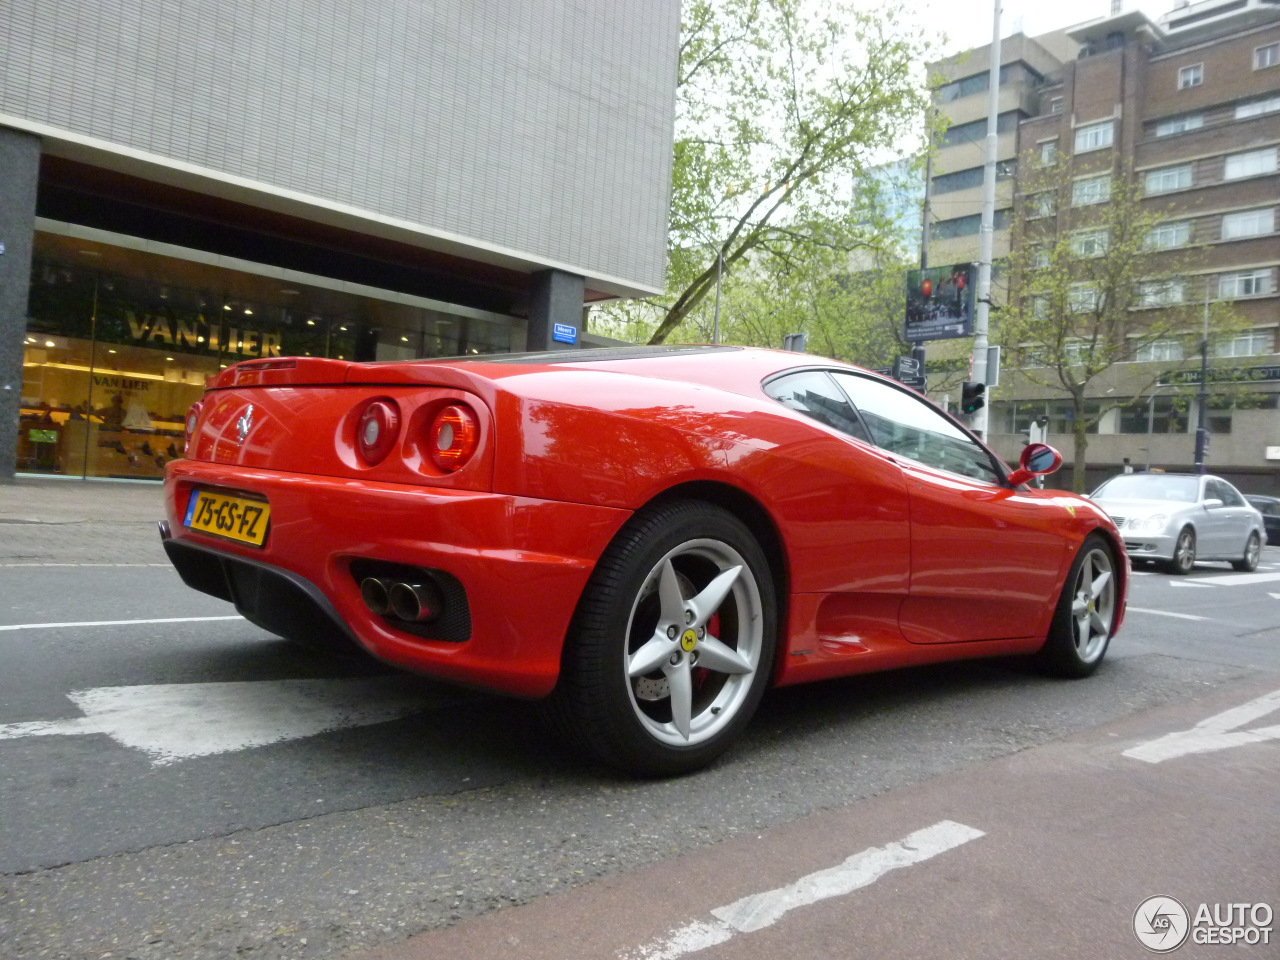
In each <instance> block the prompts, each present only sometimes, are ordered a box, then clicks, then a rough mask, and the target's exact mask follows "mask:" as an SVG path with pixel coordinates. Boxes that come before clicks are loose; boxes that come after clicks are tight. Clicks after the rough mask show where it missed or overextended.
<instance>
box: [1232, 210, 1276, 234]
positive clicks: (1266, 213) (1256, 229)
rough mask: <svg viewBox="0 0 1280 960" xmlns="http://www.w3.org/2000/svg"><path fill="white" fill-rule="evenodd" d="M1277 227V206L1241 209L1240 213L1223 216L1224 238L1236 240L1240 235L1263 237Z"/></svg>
mask: <svg viewBox="0 0 1280 960" xmlns="http://www.w3.org/2000/svg"><path fill="white" fill-rule="evenodd" d="M1275 229H1276V208H1275V207H1264V208H1263V209H1261V210H1241V211H1240V212H1239V213H1228V214H1227V215H1226V216H1224V217H1223V218H1222V239H1223V240H1236V239H1239V238H1240V237H1261V236H1265V235H1266V234H1268V233H1274V232H1275Z"/></svg>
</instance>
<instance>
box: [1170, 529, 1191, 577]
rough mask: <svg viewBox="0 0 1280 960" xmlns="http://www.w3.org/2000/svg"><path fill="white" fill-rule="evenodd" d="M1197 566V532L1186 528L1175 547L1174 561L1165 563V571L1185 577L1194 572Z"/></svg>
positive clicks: (1179, 535)
mask: <svg viewBox="0 0 1280 960" xmlns="http://www.w3.org/2000/svg"><path fill="white" fill-rule="evenodd" d="M1195 566H1196V532H1195V531H1194V530H1192V529H1191V528H1190V527H1184V528H1183V530H1182V532H1181V533H1179V534H1178V540H1177V542H1176V543H1174V545H1173V559H1172V560H1169V561H1167V562H1166V563H1165V569H1166V570H1167V571H1169V572H1170V573H1176V574H1178V575H1179V576H1185V575H1187V574H1188V573H1190V572H1191V571H1192V570H1194V569H1195Z"/></svg>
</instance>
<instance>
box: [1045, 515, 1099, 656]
mask: <svg viewBox="0 0 1280 960" xmlns="http://www.w3.org/2000/svg"><path fill="white" fill-rule="evenodd" d="M1117 596H1118V594H1117V589H1116V559H1115V553H1114V552H1113V551H1112V549H1111V546H1110V545H1109V544H1108V543H1107V541H1106V540H1105V539H1103V538H1102V537H1101V536H1099V535H1097V534H1090V535H1089V537H1087V538H1086V539H1085V541H1084V544H1083V546H1081V547H1080V552H1079V553H1078V554H1077V555H1076V559H1075V562H1074V563H1072V565H1071V570H1070V571H1069V572H1068V573H1067V579H1066V582H1065V583H1064V584H1063V586H1062V595H1061V596H1060V597H1059V598H1058V606H1057V609H1056V610H1055V611H1054V615H1053V623H1052V624H1051V626H1050V627H1049V636H1048V639H1046V640H1045V644H1044V646H1043V647H1042V648H1041V650H1040V654H1039V659H1040V663H1041V665H1042V666H1044V667H1045V669H1047V670H1048V672H1050V673H1053V674H1055V675H1057V676H1060V677H1087V676H1089V674H1091V673H1093V671H1095V670H1097V669H1098V664H1100V663H1102V658H1103V656H1104V655H1105V654H1106V652H1107V645H1108V644H1109V643H1110V641H1111V631H1112V629H1113V628H1114V626H1115V622H1116V598H1117Z"/></svg>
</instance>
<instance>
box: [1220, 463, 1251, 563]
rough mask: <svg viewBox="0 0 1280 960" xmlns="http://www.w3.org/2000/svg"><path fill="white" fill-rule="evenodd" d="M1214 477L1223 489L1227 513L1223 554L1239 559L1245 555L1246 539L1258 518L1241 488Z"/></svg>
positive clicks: (1223, 499) (1224, 507)
mask: <svg viewBox="0 0 1280 960" xmlns="http://www.w3.org/2000/svg"><path fill="white" fill-rule="evenodd" d="M1214 479H1215V480H1216V481H1217V483H1218V487H1219V488H1220V489H1221V491H1222V512H1223V514H1224V515H1225V520H1224V522H1223V533H1224V535H1225V538H1226V539H1225V540H1224V541H1223V544H1222V554H1223V556H1225V557H1227V558H1228V559H1232V560H1235V559H1239V558H1240V557H1241V556H1243V555H1244V544H1245V541H1246V540H1247V539H1248V538H1249V533H1250V531H1252V530H1253V529H1254V528H1255V527H1256V526H1257V522H1258V518H1257V517H1256V516H1255V515H1254V512H1253V508H1252V507H1251V506H1249V504H1248V503H1247V502H1245V499H1244V497H1243V496H1241V495H1240V491H1239V490H1237V489H1236V488H1235V487H1233V486H1232V485H1231V484H1229V483H1227V481H1225V480H1222V479H1220V478H1217V477H1215V478H1214Z"/></svg>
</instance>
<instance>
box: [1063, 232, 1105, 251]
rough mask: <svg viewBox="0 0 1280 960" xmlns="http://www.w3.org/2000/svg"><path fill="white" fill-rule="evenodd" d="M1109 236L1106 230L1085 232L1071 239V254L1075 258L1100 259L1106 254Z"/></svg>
mask: <svg viewBox="0 0 1280 960" xmlns="http://www.w3.org/2000/svg"><path fill="white" fill-rule="evenodd" d="M1109 237H1110V234H1109V232H1108V231H1106V230H1087V231H1085V232H1084V233H1077V234H1074V235H1073V236H1072V237H1071V253H1072V255H1073V256H1077V257H1100V256H1102V255H1103V254H1104V253H1106V252H1107V241H1108V239H1109Z"/></svg>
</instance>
